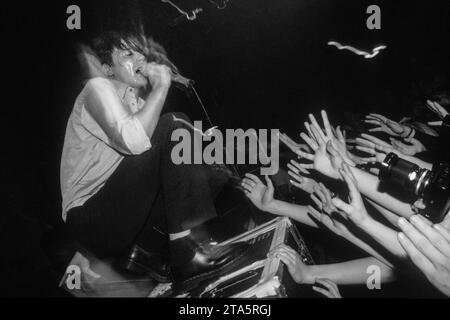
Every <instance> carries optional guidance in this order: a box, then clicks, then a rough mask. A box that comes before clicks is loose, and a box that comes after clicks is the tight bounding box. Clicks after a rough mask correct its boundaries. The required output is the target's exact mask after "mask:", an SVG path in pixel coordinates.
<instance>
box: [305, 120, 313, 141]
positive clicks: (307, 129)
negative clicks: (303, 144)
mask: <svg viewBox="0 0 450 320" xmlns="http://www.w3.org/2000/svg"><path fill="white" fill-rule="evenodd" d="M304 125H305V128H306V131H307V132H308V135H309V136H310V137H311V138H314V134H313V132H312V131H311V126H310V125H309V122H304Z"/></svg>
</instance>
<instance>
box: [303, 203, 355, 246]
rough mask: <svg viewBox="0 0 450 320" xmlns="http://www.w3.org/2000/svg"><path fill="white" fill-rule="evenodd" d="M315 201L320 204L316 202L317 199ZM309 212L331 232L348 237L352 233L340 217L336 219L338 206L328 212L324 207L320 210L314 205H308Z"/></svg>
mask: <svg viewBox="0 0 450 320" xmlns="http://www.w3.org/2000/svg"><path fill="white" fill-rule="evenodd" d="M313 201H314V202H315V203H316V205H317V206H319V205H320V204H319V203H317V202H316V200H313ZM333 206H334V205H333ZM319 208H320V207H319ZM322 208H323V204H322ZM308 212H309V213H310V214H311V216H312V217H313V218H314V219H316V220H317V221H318V222H319V223H321V224H322V225H324V226H325V227H327V228H328V229H329V230H330V231H331V232H333V233H335V234H336V235H338V236H341V237H344V238H346V237H347V236H349V235H350V234H351V232H350V230H349V229H348V228H347V226H346V225H345V224H344V223H342V222H341V221H339V220H338V219H336V212H337V208H336V209H335V210H332V211H331V212H330V213H328V212H327V209H322V210H321V211H318V210H316V209H315V208H314V207H313V206H308ZM333 213H334V214H333Z"/></svg>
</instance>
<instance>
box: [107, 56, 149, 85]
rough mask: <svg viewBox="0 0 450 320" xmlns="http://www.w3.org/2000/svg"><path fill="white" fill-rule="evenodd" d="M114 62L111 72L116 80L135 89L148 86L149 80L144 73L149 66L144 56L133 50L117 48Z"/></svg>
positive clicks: (113, 57) (113, 58)
mask: <svg viewBox="0 0 450 320" xmlns="http://www.w3.org/2000/svg"><path fill="white" fill-rule="evenodd" d="M112 61H113V63H112V66H111V71H112V73H113V76H114V78H115V79H116V80H118V81H121V82H123V83H125V84H127V85H129V86H131V87H133V88H141V87H145V86H146V85H147V78H146V77H145V76H144V75H143V73H142V72H143V71H144V69H145V66H146V64H147V61H146V58H145V57H144V55H142V54H141V53H139V52H137V51H134V50H132V49H125V50H124V49H117V48H115V49H114V51H113V53H112Z"/></svg>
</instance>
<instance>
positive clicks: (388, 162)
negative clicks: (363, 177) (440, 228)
mask: <svg viewBox="0 0 450 320" xmlns="http://www.w3.org/2000/svg"><path fill="white" fill-rule="evenodd" d="M378 177H379V179H380V181H382V182H383V183H386V184H390V185H392V186H394V187H400V188H402V190H403V191H404V192H406V194H408V195H410V196H414V197H417V199H422V200H423V203H424V205H425V209H419V213H420V214H421V215H423V216H425V217H426V218H427V219H429V220H431V221H432V222H433V223H438V222H441V221H442V220H443V219H444V217H445V215H446V214H447V212H448V210H449V207H450V201H449V200H450V190H449V186H450V165H449V163H447V162H436V163H435V164H433V168H432V170H431V171H430V170H427V169H423V168H421V167H419V166H418V165H416V164H414V163H412V162H409V161H407V160H404V159H401V158H399V157H398V156H397V155H396V154H395V153H389V154H388V155H387V156H386V158H385V159H384V161H383V162H382V163H381V169H380V173H379V175H378Z"/></svg>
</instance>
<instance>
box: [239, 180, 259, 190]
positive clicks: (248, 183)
mask: <svg viewBox="0 0 450 320" xmlns="http://www.w3.org/2000/svg"><path fill="white" fill-rule="evenodd" d="M241 184H243V185H247V186H249V187H251V188H252V189H253V188H254V187H255V186H256V182H255V181H253V180H251V179H248V178H244V179H242V182H241Z"/></svg>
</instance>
